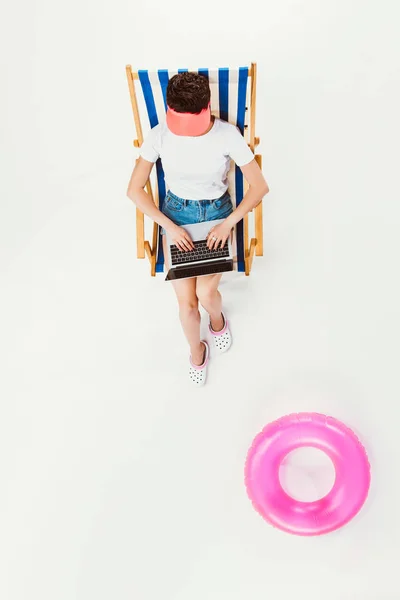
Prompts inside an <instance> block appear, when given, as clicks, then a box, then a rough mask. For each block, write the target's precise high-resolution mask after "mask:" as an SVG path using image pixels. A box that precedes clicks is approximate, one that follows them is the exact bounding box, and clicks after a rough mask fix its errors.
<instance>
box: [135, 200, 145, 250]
mask: <svg viewBox="0 0 400 600" xmlns="http://www.w3.org/2000/svg"><path fill="white" fill-rule="evenodd" d="M136 248H137V257H138V258H144V256H145V248H144V214H143V213H142V212H141V211H140V210H139V209H138V208H137V209H136Z"/></svg>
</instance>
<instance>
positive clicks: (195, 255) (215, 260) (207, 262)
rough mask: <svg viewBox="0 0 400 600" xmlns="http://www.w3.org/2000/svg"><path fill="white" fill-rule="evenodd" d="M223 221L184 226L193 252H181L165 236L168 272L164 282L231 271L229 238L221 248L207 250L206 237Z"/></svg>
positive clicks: (231, 258)
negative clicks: (191, 243) (190, 240)
mask: <svg viewBox="0 0 400 600" xmlns="http://www.w3.org/2000/svg"><path fill="white" fill-rule="evenodd" d="M223 221H224V219H220V220H216V221H206V222H204V223H195V224H193V225H184V226H183V227H184V229H186V231H187V232H188V233H189V235H190V237H191V238H192V241H193V245H194V247H195V249H194V250H191V251H188V252H182V251H181V250H179V249H178V248H177V247H176V246H175V244H173V243H172V240H171V238H170V237H169V235H168V233H167V234H166V235H167V247H168V258H169V265H170V270H169V271H168V273H167V276H166V278H165V281H176V280H177V279H188V278H190V277H202V276H204V275H214V274H215V273H225V272H227V271H233V256H232V244H231V236H229V238H228V239H227V241H226V242H225V246H224V247H223V248H218V250H209V249H208V248H207V239H206V238H207V235H208V233H209V231H210V229H211V228H212V227H215V226H216V225H219V223H222V222H223Z"/></svg>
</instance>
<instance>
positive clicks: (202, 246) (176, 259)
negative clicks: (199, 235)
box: [171, 240, 229, 267]
mask: <svg viewBox="0 0 400 600" xmlns="http://www.w3.org/2000/svg"><path fill="white" fill-rule="evenodd" d="M193 245H194V250H190V251H189V252H182V251H181V250H179V249H178V248H177V247H176V246H171V261H172V266H175V267H176V266H177V265H181V264H187V263H191V262H198V261H202V262H203V261H207V260H212V259H215V258H228V257H229V248H228V242H225V246H224V247H223V248H222V249H220V248H218V250H209V248H207V240H199V241H197V242H193Z"/></svg>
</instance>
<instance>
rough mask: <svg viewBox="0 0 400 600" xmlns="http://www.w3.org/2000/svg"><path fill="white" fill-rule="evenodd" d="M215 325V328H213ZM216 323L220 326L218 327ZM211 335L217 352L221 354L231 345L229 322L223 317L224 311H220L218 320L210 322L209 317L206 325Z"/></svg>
mask: <svg viewBox="0 0 400 600" xmlns="http://www.w3.org/2000/svg"><path fill="white" fill-rule="evenodd" d="M213 325H214V327H217V329H214V328H213ZM218 325H220V326H221V327H220V328H219V329H218ZM208 328H209V330H210V333H211V335H212V336H213V340H214V347H215V349H216V350H217V352H218V353H219V354H223V353H224V352H227V351H228V350H229V348H230V347H231V345H232V335H231V332H230V330H229V323H228V321H227V320H226V318H225V315H224V313H221V320H220V321H219V322H218V321H217V322H214V321H213V322H212V321H211V319H210V323H209V325H208Z"/></svg>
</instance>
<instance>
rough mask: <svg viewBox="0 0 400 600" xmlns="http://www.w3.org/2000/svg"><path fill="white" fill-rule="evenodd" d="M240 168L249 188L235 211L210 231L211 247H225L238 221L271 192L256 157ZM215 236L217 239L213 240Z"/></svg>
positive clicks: (209, 245) (209, 243)
mask: <svg viewBox="0 0 400 600" xmlns="http://www.w3.org/2000/svg"><path fill="white" fill-rule="evenodd" d="M240 168H241V171H242V173H243V175H244V177H245V179H246V181H247V183H248V184H249V188H248V190H247V192H246V194H245V195H244V197H243V200H242V201H241V203H240V204H239V206H238V207H237V208H236V209H235V210H234V211H233V213H231V214H230V215H229V217H227V218H226V219H225V221H224V222H223V223H221V224H220V225H217V226H216V227H213V228H212V229H211V231H210V233H209V234H208V243H207V246H208V247H209V248H214V247H215V248H217V247H218V246H220V247H221V248H223V247H224V245H225V242H226V240H227V239H228V237H229V234H230V232H231V230H232V228H233V227H234V226H235V225H236V223H238V222H239V221H240V220H241V219H243V217H244V216H245V215H247V213H248V212H250V211H251V210H252V209H253V208H255V207H256V206H257V204H260V202H261V200H262V199H263V197H264V196H265V195H266V194H268V192H269V187H268V184H267V182H266V181H265V179H264V175H263V174H262V172H261V169H260V167H259V166H258V164H257V161H256V160H255V159H253V160H252V161H251V162H249V163H248V164H247V165H244V166H243V167H240ZM213 237H215V238H217V239H216V240H213V239H212V238H213Z"/></svg>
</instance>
